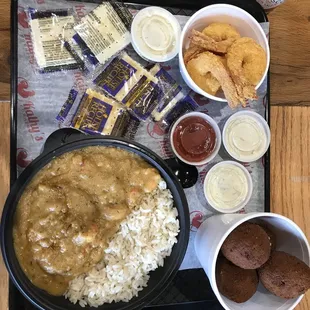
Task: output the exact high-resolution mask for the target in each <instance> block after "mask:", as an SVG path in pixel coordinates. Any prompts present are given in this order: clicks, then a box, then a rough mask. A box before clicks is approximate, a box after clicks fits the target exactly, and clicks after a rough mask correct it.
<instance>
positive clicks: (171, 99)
mask: <svg viewBox="0 0 310 310" xmlns="http://www.w3.org/2000/svg"><path fill="white" fill-rule="evenodd" d="M150 73H151V74H153V75H154V76H155V77H156V78H157V79H158V83H157V85H156V87H155V91H156V103H155V109H154V111H153V112H152V118H153V120H154V121H155V122H159V121H161V120H162V119H163V118H164V117H165V116H166V115H167V114H168V113H169V112H170V111H171V110H172V109H173V108H174V107H175V105H176V104H177V103H178V102H179V101H180V100H181V99H183V98H184V97H185V96H186V94H184V92H183V91H182V87H181V86H180V85H179V84H178V83H177V82H176V81H175V80H174V79H173V77H172V76H171V75H170V74H169V73H168V72H167V71H166V70H165V69H164V68H162V67H161V66H160V65H159V64H156V65H155V66H154V67H152V68H151V70H150Z"/></svg>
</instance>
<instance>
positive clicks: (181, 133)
mask: <svg viewBox="0 0 310 310" xmlns="http://www.w3.org/2000/svg"><path fill="white" fill-rule="evenodd" d="M172 139H173V145H174V148H175V151H176V152H177V153H178V155H179V156H180V157H181V158H184V159H185V160H186V161H188V162H193V163H197V162H201V161H203V160H205V159H206V158H208V157H209V156H210V155H211V154H212V153H213V151H214V149H215V146H216V133H215V130H214V128H213V127H212V125H210V123H208V121H206V120H205V119H203V118H202V117H199V116H189V117H186V118H184V119H183V120H181V121H180V122H179V123H178V124H177V126H176V128H175V130H174V132H173V135H172Z"/></svg>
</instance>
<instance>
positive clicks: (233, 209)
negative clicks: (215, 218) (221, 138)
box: [203, 160, 253, 213]
mask: <svg viewBox="0 0 310 310" xmlns="http://www.w3.org/2000/svg"><path fill="white" fill-rule="evenodd" d="M223 165H235V166H237V167H238V168H240V169H241V170H242V172H243V173H244V175H245V177H246V179H247V183H248V193H247V195H246V197H245V199H244V200H243V201H242V202H241V203H239V205H238V206H236V207H234V208H230V209H228V208H225V209H224V208H219V207H217V206H215V205H213V204H212V203H211V201H210V200H209V199H208V194H207V183H208V181H209V175H210V173H212V171H213V170H215V169H216V168H217V167H219V166H223ZM203 191H204V194H205V197H206V199H207V202H208V204H209V205H210V206H211V207H212V208H213V209H215V210H216V211H218V212H221V213H235V212H238V211H240V210H241V209H242V208H244V207H245V206H246V205H247V203H248V202H249V201H250V199H251V196H252V193H253V181H252V178H251V175H250V173H249V171H248V170H247V169H246V168H245V167H244V166H243V165H241V164H239V163H237V162H235V161H231V160H225V161H221V162H219V163H217V164H216V165H214V166H213V167H212V168H211V169H210V170H209V171H208V173H207V174H206V177H205V180H204V182H203Z"/></svg>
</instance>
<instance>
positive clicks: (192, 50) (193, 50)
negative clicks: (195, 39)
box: [183, 45, 205, 65]
mask: <svg viewBox="0 0 310 310" xmlns="http://www.w3.org/2000/svg"><path fill="white" fill-rule="evenodd" d="M204 51H205V50H204V49H203V48H201V47H199V46H196V45H192V46H190V47H189V48H188V49H187V50H186V51H185V52H184V55H183V58H184V63H185V65H186V64H187V63H188V62H189V61H190V60H192V59H194V58H196V57H197V56H198V55H199V54H201V53H203V52H204Z"/></svg>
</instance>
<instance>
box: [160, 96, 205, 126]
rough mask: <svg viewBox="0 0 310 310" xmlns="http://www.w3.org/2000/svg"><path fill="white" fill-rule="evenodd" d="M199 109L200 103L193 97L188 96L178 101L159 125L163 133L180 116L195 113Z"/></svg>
mask: <svg viewBox="0 0 310 310" xmlns="http://www.w3.org/2000/svg"><path fill="white" fill-rule="evenodd" d="M198 107H199V105H198V103H197V102H196V101H195V100H194V99H193V98H192V97H191V96H189V95H187V96H186V97H185V98H183V99H181V100H180V101H178V102H177V103H176V104H175V105H174V107H173V108H172V109H171V110H170V111H169V112H168V113H167V114H166V115H165V117H164V118H163V119H162V120H161V121H160V122H157V124H158V125H159V127H160V128H161V129H162V130H163V131H166V130H168V129H169V127H170V126H171V125H172V124H173V123H174V122H175V120H177V119H178V118H179V117H180V116H182V115H183V114H186V113H188V112H192V111H195V110H196V109H197V108H198Z"/></svg>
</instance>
